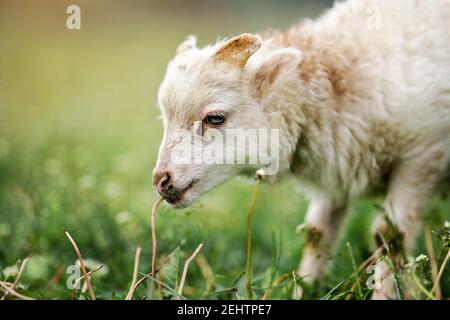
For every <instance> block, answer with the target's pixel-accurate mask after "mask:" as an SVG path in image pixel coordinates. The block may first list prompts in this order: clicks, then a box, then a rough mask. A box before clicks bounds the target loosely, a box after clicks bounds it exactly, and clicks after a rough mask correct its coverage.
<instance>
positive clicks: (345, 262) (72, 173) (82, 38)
mask: <svg viewBox="0 0 450 320" xmlns="http://www.w3.org/2000/svg"><path fill="white" fill-rule="evenodd" d="M69 4H77V5H79V6H80V8H81V17H82V18H81V19H82V20H81V21H82V24H81V26H82V28H81V30H68V29H67V28H66V18H67V14H66V7H67V6H68V5H69ZM329 5H330V1H281V2H275V1H274V2H270V1H258V2H256V1H247V2H246V1H244V2H240V1H231V2H227V3H225V2H222V3H219V2H212V1H193V2H192V3H189V2H179V1H175V0H171V1H151V2H145V1H133V2H125V1H87V0H80V1H66V0H64V1H20V2H17V1H3V0H2V1H1V2H0V52H1V53H0V117H1V126H0V280H2V281H13V280H14V277H15V276H17V269H18V266H19V265H20V263H21V261H22V260H23V259H24V258H25V257H30V260H29V262H28V265H27V267H26V269H25V272H24V274H23V276H22V278H21V280H20V287H19V288H18V290H19V291H20V292H21V293H22V294H24V295H27V296H29V297H33V298H40V299H42V298H46V299H69V298H70V297H71V293H72V292H71V290H70V289H68V288H67V285H66V281H67V279H68V277H70V275H71V274H70V273H67V272H66V268H67V267H68V266H70V265H73V264H74V263H75V261H76V255H75V252H74V251H73V249H72V247H71V245H70V243H69V241H68V240H67V238H66V236H65V235H64V233H63V231H62V227H64V228H66V229H67V230H68V231H69V232H70V233H71V235H72V237H73V238H74V239H75V240H76V242H77V244H78V247H79V248H80V250H81V252H82V254H83V257H84V258H85V259H87V260H88V261H90V265H103V268H102V269H101V270H100V271H98V272H97V273H94V274H93V278H92V284H93V286H94V291H95V293H96V295H97V297H98V298H101V299H121V298H124V297H125V295H126V293H127V291H128V289H129V286H130V283H131V279H132V272H133V259H134V254H135V249H136V246H137V245H141V246H142V248H143V252H142V256H141V263H140V268H139V271H140V272H141V273H142V274H144V273H149V272H150V269H151V245H152V243H151V233H150V224H149V211H150V207H151V205H152V203H153V202H154V200H155V199H156V193H155V191H154V189H153V186H152V182H151V172H152V169H153V166H154V163H155V161H156V157H157V151H158V146H159V142H160V139H161V136H162V124H161V122H160V121H159V120H158V110H157V107H156V94H157V89H158V85H159V83H160V81H161V80H162V78H163V76H164V71H165V67H166V64H167V62H168V61H169V60H170V59H171V58H172V56H173V54H174V50H175V48H176V46H177V44H178V43H179V42H181V41H182V40H183V39H184V38H185V37H186V36H187V35H189V34H195V35H197V36H198V38H199V42H200V45H204V44H207V43H210V42H214V41H215V40H216V39H217V38H218V37H223V36H229V35H233V34H238V33H240V32H258V31H263V30H265V29H267V28H269V27H277V28H285V27H287V26H289V25H290V24H292V23H294V22H296V21H297V20H298V19H300V18H301V17H307V16H308V17H315V16H317V15H318V14H319V13H320V12H321V10H322V9H323V8H325V7H328V6H329ZM254 186H255V182H254V181H253V180H251V179H248V178H237V179H235V180H233V181H231V182H228V183H226V184H225V185H223V186H221V187H219V188H217V189H215V190H213V191H212V192H210V193H208V194H207V195H205V196H203V197H202V198H201V200H200V201H199V202H197V203H196V204H195V206H194V207H193V208H190V209H183V210H174V209H171V208H169V207H167V206H165V205H163V206H162V207H161V208H160V209H159V211H158V216H157V237H158V256H159V260H158V264H159V265H162V264H161V262H162V261H163V260H164V259H163V258H164V257H165V256H167V255H168V254H169V253H171V252H172V251H173V250H175V249H176V248H177V246H179V247H180V253H179V258H180V267H179V272H178V273H181V269H182V265H183V263H184V261H185V259H186V258H187V257H188V256H189V255H190V254H192V252H193V251H194V249H195V248H196V247H197V245H198V244H199V243H200V242H204V248H203V250H202V251H201V257H200V259H197V260H196V262H194V263H192V264H191V266H190V268H189V272H188V275H187V279H186V286H185V290H184V292H183V293H184V295H185V297H186V298H189V299H198V298H207V299H215V298H225V299H228V298H230V299H231V298H232V299H235V298H238V297H245V279H244V278H245V276H243V272H244V271H245V265H246V223H247V208H248V205H249V202H250V199H251V195H252V192H253V190H254ZM381 201H382V199H370V200H360V201H357V202H355V203H354V204H353V205H352V206H351V208H350V209H351V213H350V215H349V219H348V223H347V226H346V228H345V231H344V232H343V234H342V236H341V237H340V240H339V242H338V244H337V250H336V251H335V253H334V255H333V256H332V259H331V261H330V262H331V264H330V268H329V269H328V272H327V275H326V278H325V280H324V282H323V284H321V285H320V286H318V287H316V288H310V290H307V291H306V297H307V298H315V299H317V298H322V297H324V296H325V295H326V293H327V292H329V291H330V290H331V289H332V288H334V287H335V286H336V285H338V284H339V283H341V281H343V280H346V279H348V278H349V277H350V276H351V274H352V272H353V268H354V267H353V264H352V261H351V259H350V254H349V247H348V246H347V245H346V243H347V242H348V243H349V244H350V247H351V251H352V252H353V254H354V256H355V260H356V263H357V264H360V263H362V262H363V261H364V260H365V259H366V258H367V257H369V256H370V255H371V253H372V250H373V248H374V243H373V239H372V235H371V232H370V224H371V221H372V219H373V217H374V215H375V213H376V211H377V208H376V205H377V204H380V203H381ZM306 207H307V202H306V201H305V199H304V198H303V197H302V196H301V194H299V193H298V192H297V190H296V185H295V183H294V181H293V180H290V179H286V180H285V181H282V182H281V183H279V184H277V185H265V184H263V185H262V186H261V189H260V192H259V194H258V196H257V200H256V203H255V207H254V211H253V280H254V288H255V293H256V295H257V297H259V298H261V297H262V295H263V293H264V292H265V291H266V289H267V288H268V287H270V286H271V283H272V285H273V280H274V279H280V276H283V275H286V276H285V278H281V280H280V281H279V283H278V285H275V286H274V288H273V290H272V295H271V298H275V299H286V298H289V297H290V291H291V290H292V285H293V282H294V279H293V277H292V276H291V274H292V271H293V270H295V269H296V267H297V264H298V261H299V258H300V257H301V252H302V244H303V242H304V238H305V237H304V235H303V234H302V233H301V232H296V229H299V228H297V226H298V225H300V224H301V223H302V221H303V215H304V212H305V210H306ZM425 217H426V223H427V224H428V225H430V227H431V230H433V231H436V232H439V231H440V230H442V227H443V225H444V221H446V220H450V200H449V199H443V198H440V197H435V198H433V199H432V201H431V202H430V204H429V206H428V207H427V209H426V212H425ZM432 238H433V241H434V247H435V250H436V255H437V256H438V257H440V256H441V255H442V252H444V251H445V250H444V249H443V244H442V240H441V238H440V236H439V235H438V234H437V233H432ZM416 253H417V255H418V254H420V253H426V249H425V244H424V240H423V236H421V237H420V239H419V242H418V246H417V250H416ZM177 257H178V255H177ZM449 274H450V273H449V271H448V270H447V271H446V272H445V273H444V276H443V277H442V280H441V285H442V289H443V295H444V297H447V298H448V297H449V296H450V279H449V278H450V277H449ZM426 275H429V270H428V269H427V270H425V271H424V277H423V283H424V285H425V286H426V287H427V288H429V287H430V283H429V282H428V283H427V279H426V277H427V276H426ZM364 276H365V273H363V274H362V277H364ZM351 287H352V286H351V285H346V284H344V285H342V286H340V287H338V288H337V289H336V290H335V291H334V292H333V294H332V295H330V296H327V298H345V297H346V295H343V294H341V295H339V294H338V293H345V294H347V293H348V292H347V291H349V290H351ZM344 288H345V289H344ZM231 289H232V290H231ZM346 290H347V291H346ZM1 295H2V294H1V293H0V296H1ZM419 296H420V295H419ZM76 297H77V298H88V296H87V294H83V293H80V292H77V294H76ZM143 297H148V283H145V284H144V285H142V286H141V287H139V288H138V289H137V291H136V294H135V298H143ZM360 298H363V297H360Z"/></svg>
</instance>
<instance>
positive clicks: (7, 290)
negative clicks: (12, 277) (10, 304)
mask: <svg viewBox="0 0 450 320" xmlns="http://www.w3.org/2000/svg"><path fill="white" fill-rule="evenodd" d="M11 286H12V285H11ZM0 288H1V289H2V290H3V291H4V292H5V293H8V294H10V295H11V296H13V297H16V298H18V299H21V300H34V299H33V298H30V297H27V296H24V295H23V294H20V293H17V292H16V291H14V290H12V289H11V288H10V287H9V286H8V285H7V284H6V283H5V282H3V281H0Z"/></svg>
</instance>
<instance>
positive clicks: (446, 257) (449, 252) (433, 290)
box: [431, 250, 450, 294]
mask: <svg viewBox="0 0 450 320" xmlns="http://www.w3.org/2000/svg"><path fill="white" fill-rule="evenodd" d="M449 259H450V250H448V252H447V255H446V256H445V259H444V261H443V262H442V265H441V269H440V270H439V273H438V275H437V277H436V281H435V282H434V286H433V289H432V290H431V294H433V293H434V292H435V291H436V290H437V287H439V283H440V281H441V277H442V274H443V273H444V270H445V267H446V266H447V263H448V260H449Z"/></svg>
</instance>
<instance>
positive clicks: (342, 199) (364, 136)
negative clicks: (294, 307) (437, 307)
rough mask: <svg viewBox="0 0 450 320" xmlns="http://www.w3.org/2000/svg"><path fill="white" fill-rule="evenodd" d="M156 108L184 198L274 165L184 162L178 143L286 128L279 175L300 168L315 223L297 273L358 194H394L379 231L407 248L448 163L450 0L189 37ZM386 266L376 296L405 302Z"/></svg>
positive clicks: (314, 266) (170, 183)
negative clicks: (217, 37) (213, 37)
mask: <svg viewBox="0 0 450 320" xmlns="http://www.w3.org/2000/svg"><path fill="white" fill-rule="evenodd" d="M159 105H160V109H161V114H162V119H163V125H164V137H163V140H162V143H161V146H160V150H159V157H158V161H157V165H156V168H155V170H154V183H155V186H156V189H157V190H158V192H159V193H160V194H161V195H162V196H163V197H164V198H165V199H166V202H168V203H169V204H171V205H173V206H174V207H185V206H188V205H190V204H191V203H192V202H193V201H195V200H196V199H197V198H198V197H199V196H200V195H201V194H203V193H204V192H206V191H208V190H210V189H211V188H213V187H214V186H217V185H218V184H220V183H223V182H225V181H226V180H228V179H231V178H232V177H234V176H236V175H238V174H242V173H245V172H248V171H249V170H250V171H251V170H254V169H256V168H258V167H267V166H268V163H267V161H266V162H264V163H261V162H257V163H247V164H242V163H236V164H234V165H230V164H220V163H218V162H209V163H201V162H190V163H189V161H184V162H182V163H180V162H177V161H176V159H177V156H174V154H179V149H183V148H189V147H192V146H193V145H194V144H195V143H194V140H195V139H200V141H204V140H208V139H209V138H208V137H211V136H214V133H223V132H225V130H228V129H267V130H272V129H276V130H278V131H279V141H278V145H279V152H278V153H277V161H278V162H279V164H278V167H277V168H278V170H277V172H276V175H275V176H276V177H277V178H278V177H282V176H284V175H286V174H291V175H294V176H295V177H296V178H297V179H298V182H299V185H300V186H301V188H302V190H303V191H304V193H305V195H306V196H307V197H308V198H309V200H310V205H309V208H308V210H307V213H306V218H305V220H306V221H305V223H306V226H307V229H308V233H309V234H313V235H315V236H314V237H308V239H310V241H309V243H307V244H306V247H305V250H304V254H303V258H302V261H301V263H300V266H299V269H298V275H299V276H302V277H304V280H305V281H307V282H313V281H316V280H319V279H320V277H321V275H322V274H323V271H324V267H325V265H326V261H327V260H328V259H327V258H328V256H329V252H330V249H331V248H332V246H333V243H334V242H335V239H336V237H337V234H338V231H339V229H340V226H341V222H342V220H343V218H344V216H345V213H346V209H347V207H348V204H349V202H350V201H351V200H352V199H355V198H356V197H359V196H370V195H373V194H375V193H379V192H384V193H385V194H386V198H385V202H384V205H383V208H382V209H381V210H380V214H379V216H378V218H377V219H376V221H375V222H374V225H373V232H374V234H375V235H378V239H379V238H380V235H382V236H384V238H385V240H386V241H388V242H389V241H394V240H395V239H391V238H389V235H392V234H393V233H392V230H391V229H392V226H394V227H395V231H396V234H397V235H398V237H400V239H401V244H402V248H397V249H398V250H394V253H395V254H396V255H397V256H400V252H401V251H402V250H404V252H406V253H407V254H410V253H411V251H412V250H413V248H414V239H415V238H416V235H417V233H418V231H419V228H420V225H421V211H422V208H423V207H424V205H425V203H426V201H427V199H428V198H429V197H430V195H431V194H432V193H433V192H434V191H435V190H436V189H437V188H438V185H439V182H440V181H442V180H444V177H445V176H446V175H447V176H448V173H449V168H450V165H449V164H450V2H449V1H445V0H435V1H432V2H430V1H426V0H418V1H410V0H396V1H389V0H378V1H373V0H348V1H345V2H340V3H336V4H335V5H334V7H333V8H332V9H330V10H329V11H328V12H326V13H325V14H324V15H322V16H321V17H320V18H319V19H317V20H316V21H310V20H307V21H303V22H301V23H299V24H298V25H294V26H293V27H292V28H291V29H289V30H287V31H284V32H281V31H270V32H267V33H264V34H261V35H254V34H241V35H238V36H236V37H233V38H231V39H225V40H222V41H219V42H218V43H216V44H214V45H210V46H206V47H204V48H197V46H196V39H195V37H189V38H188V39H187V40H186V41H184V42H182V43H181V44H180V45H179V47H178V49H177V51H176V56H175V58H174V59H173V60H172V61H171V62H170V63H169V66H168V69H167V73H166V76H165V79H164V81H163V82H162V84H161V86H160V89H159ZM186 137H189V138H186ZM208 141H210V140H208ZM232 147H233V146H227V147H225V148H232ZM234 147H235V146H234ZM235 148H236V147H235ZM242 149H244V150H245V151H249V147H248V146H247V145H246V146H245V147H240V150H238V152H242V151H243V150H242ZM183 150H184V149H183ZM225 151H226V152H228V151H230V150H228V149H227V150H225ZM190 155H192V154H190ZM186 159H187V160H189V159H190V156H187V157H186V156H184V160H186ZM271 161H274V157H272V158H270V159H269V162H271ZM269 165H270V163H269ZM311 239H314V240H311ZM377 267H378V269H379V270H380V271H379V277H378V280H377V281H378V285H377V286H376V288H375V290H374V293H373V298H374V299H395V298H396V294H395V291H394V288H393V279H392V276H390V274H389V270H388V267H387V266H386V264H385V263H384V262H383V261H382V260H381V259H380V260H379V261H378V262H377ZM296 294H297V295H298V294H301V292H297V293H296Z"/></svg>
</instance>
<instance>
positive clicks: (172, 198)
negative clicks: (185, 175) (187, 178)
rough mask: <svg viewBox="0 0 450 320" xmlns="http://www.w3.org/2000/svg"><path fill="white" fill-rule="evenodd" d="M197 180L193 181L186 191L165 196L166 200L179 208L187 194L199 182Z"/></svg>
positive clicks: (178, 191) (182, 190)
mask: <svg viewBox="0 0 450 320" xmlns="http://www.w3.org/2000/svg"><path fill="white" fill-rule="evenodd" d="M197 181H198V180H197V179H193V180H192V181H191V182H190V183H189V184H188V185H187V186H186V187H185V188H184V189H181V190H177V191H176V192H174V193H173V194H171V195H166V196H164V200H166V201H167V202H168V203H170V204H171V205H175V206H178V205H180V201H181V200H182V199H183V197H184V195H185V194H186V192H187V191H188V190H189V189H191V188H192V187H193V185H194V184H195V183H196V182H197Z"/></svg>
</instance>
